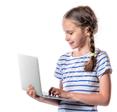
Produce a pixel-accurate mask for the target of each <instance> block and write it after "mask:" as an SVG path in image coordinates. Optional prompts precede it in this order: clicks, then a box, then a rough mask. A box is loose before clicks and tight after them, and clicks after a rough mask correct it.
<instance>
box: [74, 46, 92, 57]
mask: <svg viewBox="0 0 117 112" xmlns="http://www.w3.org/2000/svg"><path fill="white" fill-rule="evenodd" d="M87 53H90V50H89V48H82V49H78V48H77V49H74V50H73V52H72V56H74V57H79V56H82V55H85V54H87Z"/></svg>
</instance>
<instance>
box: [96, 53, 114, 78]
mask: <svg viewBox="0 0 117 112" xmlns="http://www.w3.org/2000/svg"><path fill="white" fill-rule="evenodd" d="M107 70H109V72H110V74H111V73H112V67H111V64H110V59H109V57H108V54H107V53H106V52H105V51H101V53H100V54H99V56H98V58H97V70H96V72H97V76H98V77H101V76H103V75H104V73H105V71H107Z"/></svg>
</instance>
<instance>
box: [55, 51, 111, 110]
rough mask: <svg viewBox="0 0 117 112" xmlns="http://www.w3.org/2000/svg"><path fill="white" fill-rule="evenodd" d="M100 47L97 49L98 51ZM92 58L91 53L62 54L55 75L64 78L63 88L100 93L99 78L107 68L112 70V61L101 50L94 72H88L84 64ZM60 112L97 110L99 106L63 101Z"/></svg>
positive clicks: (70, 90)
mask: <svg viewBox="0 0 117 112" xmlns="http://www.w3.org/2000/svg"><path fill="white" fill-rule="evenodd" d="M98 52H99V49H96V53H98ZM89 59H90V54H89V53H88V54H85V55H83V56H80V57H73V56H72V54H71V53H66V54H64V55H62V56H60V58H59V60H58V62H57V66H56V70H55V77H57V78H58V79H60V80H62V83H63V90H65V91H69V92H79V93H87V94H90V93H98V92H99V78H100V77H101V76H102V75H103V73H104V72H105V71H106V70H107V69H110V70H111V65H110V61H109V58H108V55H107V53H106V52H105V51H100V52H99V53H98V55H97V63H96V67H95V69H94V71H93V72H86V71H85V70H84V64H85V63H86V62H87V61H88V60H89ZM59 112H97V106H94V105H88V104H84V103H81V102H66V101H61V102H60V106H59Z"/></svg>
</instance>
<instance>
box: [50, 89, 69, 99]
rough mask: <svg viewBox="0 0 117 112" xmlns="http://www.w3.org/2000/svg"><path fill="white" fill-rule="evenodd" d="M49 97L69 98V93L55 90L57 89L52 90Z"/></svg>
mask: <svg viewBox="0 0 117 112" xmlns="http://www.w3.org/2000/svg"><path fill="white" fill-rule="evenodd" d="M49 95H53V96H58V97H62V98H69V97H68V92H66V91H64V90H62V89H58V88H55V87H51V88H50V90H49Z"/></svg>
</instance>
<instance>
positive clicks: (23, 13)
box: [0, 0, 117, 112]
mask: <svg viewBox="0 0 117 112" xmlns="http://www.w3.org/2000/svg"><path fill="white" fill-rule="evenodd" d="M78 5H89V6H91V7H92V9H93V10H94V11H95V13H96V15H97V17H98V21H99V31H98V33H97V34H96V35H95V43H96V46H97V47H99V48H101V49H103V50H106V51H107V52H108V54H109V57H110V59H111V64H112V68H113V74H112V98H111V102H110V105H109V106H107V107H101V106H99V111H100V112H115V111H116V99H117V98H116V94H117V91H116V85H117V81H116V78H117V75H116V73H117V69H116V68H115V67H116V62H117V58H116V56H117V55H116V54H117V51H116V37H117V33H116V25H117V21H116V20H117V16H116V13H115V12H116V11H115V10H117V6H116V0H108V1H107V0H103V1H102V0H95V1H94V0H64V1H63V0H48V1H47V0H42V1H41V0H1V1H0V112H7V111H9V112H32V111H33V112H57V107H54V106H51V105H48V104H42V103H39V102H37V101H35V100H33V99H32V98H30V97H29V96H28V95H27V94H26V92H25V91H23V90H22V89H21V83H20V76H19V68H18V61H17V54H18V53H24V54H28V55H34V56H38V57H39V61H40V68H41V78H42V85H43V89H44V90H48V89H49V88H50V87H51V86H58V80H57V79H56V78H55V77H54V76H53V74H54V70H55V65H56V62H57V59H58V57H59V56H60V55H61V54H63V53H64V52H66V51H68V50H70V48H69V46H68V44H67V43H66V42H65V41H64V32H63V31H62V26H61V22H62V17H63V15H64V13H65V12H66V11H68V10H69V9H70V8H72V7H74V6H78Z"/></svg>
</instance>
